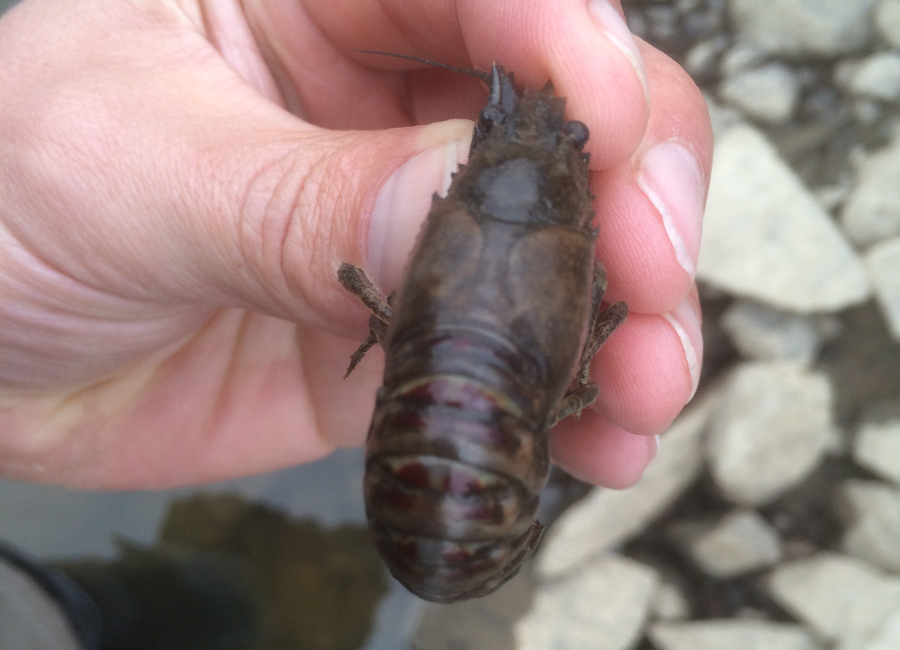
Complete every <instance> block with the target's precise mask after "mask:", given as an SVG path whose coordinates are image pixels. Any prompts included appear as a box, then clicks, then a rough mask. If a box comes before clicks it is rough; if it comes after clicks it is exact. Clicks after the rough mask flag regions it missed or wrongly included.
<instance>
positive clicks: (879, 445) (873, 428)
mask: <svg viewBox="0 0 900 650" xmlns="http://www.w3.org/2000/svg"><path fill="white" fill-rule="evenodd" d="M853 458H854V460H856V462H857V463H859V464H860V465H862V466H863V467H865V468H867V469H869V470H871V471H873V472H875V473H876V474H878V475H879V476H882V477H884V478H886V479H888V480H891V481H893V482H894V483H896V484H900V405H885V407H883V408H881V409H879V410H878V411H877V412H874V413H870V414H868V415H866V416H864V417H863V421H862V424H861V425H860V427H859V431H858V432H857V434H856V439H855V440H854V443H853Z"/></svg>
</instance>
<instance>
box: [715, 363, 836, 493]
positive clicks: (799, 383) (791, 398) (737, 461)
mask: <svg viewBox="0 0 900 650" xmlns="http://www.w3.org/2000/svg"><path fill="white" fill-rule="evenodd" d="M831 408H832V391H831V384H830V383H829V381H828V378H827V376H826V375H825V374H823V373H822V372H819V371H811V370H807V369H805V368H804V367H803V366H802V365H800V364H793V363H785V362H771V363H763V362H748V363H744V364H741V365H740V366H738V368H737V369H736V370H735V371H734V372H733V374H732V376H731V377H730V378H729V381H728V385H727V387H726V389H725V395H724V396H723V398H722V401H721V403H720V404H719V406H718V409H717V411H716V413H714V414H713V416H712V418H711V419H710V424H709V428H710V430H709V436H708V438H707V441H706V442H707V444H706V451H707V457H708V458H709V465H710V470H711V472H712V475H713V478H714V479H715V481H716V484H717V485H718V486H719V488H720V489H721V490H722V492H723V493H724V494H725V496H726V497H727V498H728V499H730V500H731V501H733V502H735V503H740V504H746V505H758V504H763V503H767V502H769V501H771V500H773V499H775V498H776V497H778V496H779V495H781V494H782V493H784V492H785V491H786V490H788V489H789V488H790V487H792V486H794V485H796V484H797V483H799V482H800V481H801V480H802V479H803V478H804V477H805V476H806V475H807V474H808V473H809V472H810V471H811V470H812V469H813V468H814V467H815V466H816V465H817V464H818V463H819V461H820V459H821V458H822V455H823V453H824V452H825V450H826V449H827V448H828V445H829V442H830V440H831V437H832V436H831V433H832V431H833V428H834V425H833V423H832V416H831Z"/></svg>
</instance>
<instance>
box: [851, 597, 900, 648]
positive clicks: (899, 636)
mask: <svg viewBox="0 0 900 650" xmlns="http://www.w3.org/2000/svg"><path fill="white" fill-rule="evenodd" d="M897 648H900V607H896V608H894V610H893V611H892V612H891V613H890V614H888V616H887V618H886V619H885V620H884V621H883V622H882V624H881V626H880V627H879V629H878V631H877V632H876V633H875V634H873V635H872V636H871V637H869V638H868V639H866V640H865V641H864V642H862V643H858V642H857V643H853V642H850V643H847V644H844V645H843V646H842V647H840V648H837V650H897Z"/></svg>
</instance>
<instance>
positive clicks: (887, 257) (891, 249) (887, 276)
mask: <svg viewBox="0 0 900 650" xmlns="http://www.w3.org/2000/svg"><path fill="white" fill-rule="evenodd" d="M865 263H866V270H868V272H869V278H870V279H871V281H872V285H873V286H874V287H875V296H876V297H877V298H878V304H879V305H880V306H881V311H882V312H883V313H884V317H885V319H886V320H887V324H888V329H889V330H890V331H891V335H892V336H893V337H894V338H895V339H897V340H898V341H900V237H894V238H893V239H888V240H886V241H883V242H881V243H880V244H876V245H875V246H873V247H872V248H870V249H869V252H867V253H866V257H865Z"/></svg>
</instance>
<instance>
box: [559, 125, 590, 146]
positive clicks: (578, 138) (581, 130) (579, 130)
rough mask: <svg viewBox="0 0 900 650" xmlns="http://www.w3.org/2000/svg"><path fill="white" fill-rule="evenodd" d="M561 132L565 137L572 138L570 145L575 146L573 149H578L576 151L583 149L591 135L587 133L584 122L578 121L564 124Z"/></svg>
mask: <svg viewBox="0 0 900 650" xmlns="http://www.w3.org/2000/svg"><path fill="white" fill-rule="evenodd" d="M563 130H564V131H565V133H566V135H568V136H569V137H570V138H572V144H573V145H575V148H576V149H578V151H581V150H582V149H583V148H584V145H586V144H587V141H588V138H590V137H591V133H590V131H588V128H587V126H585V125H584V122H579V121H578V120H572V121H571V122H566V124H565V126H564V127H563Z"/></svg>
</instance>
